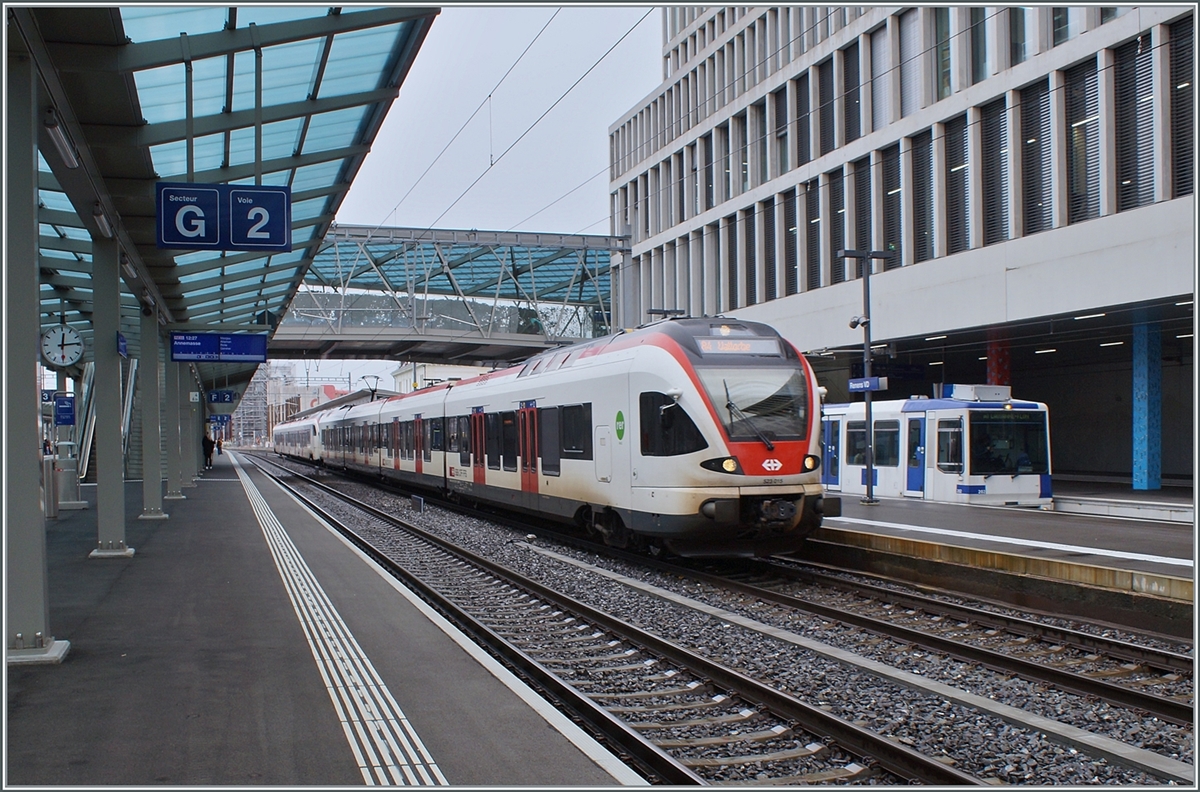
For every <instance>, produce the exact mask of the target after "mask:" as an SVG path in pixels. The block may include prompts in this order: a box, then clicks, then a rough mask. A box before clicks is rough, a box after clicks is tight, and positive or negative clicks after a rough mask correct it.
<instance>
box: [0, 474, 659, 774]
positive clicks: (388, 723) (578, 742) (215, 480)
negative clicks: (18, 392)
mask: <svg viewBox="0 0 1200 792" xmlns="http://www.w3.org/2000/svg"><path fill="white" fill-rule="evenodd" d="M243 460H244V458H243ZM244 469H245V470H246V472H247V475H248V478H249V481H250V482H251V484H253V485H254V488H255V489H257V491H258V492H259V493H261V498H262V501H263V503H265V505H266V506H267V507H268V508H269V510H270V512H271V513H272V514H274V515H275V516H276V517H277V519H278V522H279V524H280V529H281V530H282V533H280V530H276V529H271V530H269V531H268V530H264V528H263V527H262V526H261V525H260V518H261V504H260V507H259V509H260V511H259V512H256V510H255V509H254V508H252V505H251V504H252V500H251V498H252V496H251V494H250V490H249V488H247V487H245V486H244V483H243V480H242V478H241V477H239V475H238V471H237V470H236V469H235V467H234V465H233V464H232V462H231V455H230V454H224V455H222V456H219V457H216V467H215V469H214V470H211V471H205V472H204V475H203V477H202V478H201V480H200V481H199V482H198V484H197V486H194V487H189V488H185V489H184V494H185V495H186V496H187V499H186V500H184V501H167V502H166V503H165V504H164V510H165V511H166V512H168V513H169V515H170V517H169V519H167V520H161V521H148V520H139V519H138V515H139V514H140V513H141V489H142V485H141V482H128V483H126V510H127V511H126V514H127V543H128V545H129V546H130V547H132V548H134V551H135V553H134V556H133V557H132V558H129V559H89V558H88V553H89V552H90V550H91V549H92V548H93V547H94V546H95V540H96V511H95V495H96V492H95V487H88V486H85V487H83V488H82V491H83V496H84V497H85V498H86V499H88V500H89V501H90V502H91V504H92V507H91V508H90V509H87V510H83V511H63V512H60V515H59V518H58V519H56V520H49V521H48V524H47V533H46V536H47V556H48V559H49V561H48V564H49V589H50V591H49V595H50V609H51V619H50V626H51V632H52V633H53V635H54V637H55V638H56V639H59V640H62V639H65V640H67V641H69V642H70V650H69V652H68V654H67V657H66V659H65V660H64V662H63V663H62V664H61V665H33V666H29V665H19V666H18V665H12V666H9V667H8V670H7V672H8V675H7V680H8V684H7V735H6V736H7V757H6V758H7V765H6V778H5V785H6V786H7V785H37V786H67V787H84V786H98V785H122V786H142V785H163V784H169V785H188V786H209V785H214V786H215V785H234V786H250V785H252V786H260V785H278V786H284V787H294V786H299V785H320V786H360V785H363V784H364V783H367V782H371V783H382V782H386V781H389V780H392V781H394V780H395V778H394V776H396V775H401V776H403V775H404V774H408V775H409V776H410V779H409V780H410V781H412V779H415V783H428V784H451V785H455V786H474V785H502V786H553V787H558V786H566V785H587V786H601V785H616V784H622V783H630V784H633V783H638V782H639V780H640V779H638V778H637V777H635V776H632V774H631V773H629V772H628V771H627V770H625V769H624V768H623V766H621V765H620V764H619V763H618V762H617V761H616V760H615V759H614V758H613V757H611V755H609V754H608V753H607V752H606V751H604V750H603V749H602V748H601V747H600V746H598V745H597V744H595V743H594V742H593V741H592V740H590V738H588V737H587V736H586V735H584V734H583V733H582V732H579V730H578V729H576V728H575V727H574V726H573V725H572V724H570V723H569V722H568V721H566V720H565V719H563V718H562V717H561V716H560V715H558V713H556V712H553V711H552V710H551V711H550V712H549V713H543V711H542V710H544V709H545V705H544V704H542V703H541V701H540V699H537V697H536V696H534V695H532V694H531V692H530V691H528V690H527V689H525V688H524V687H523V686H521V685H520V683H519V682H516V680H513V679H511V678H506V677H507V674H506V672H504V671H503V669H493V668H492V667H491V666H494V663H493V662H492V661H490V658H486V657H483V658H481V657H479V656H476V655H474V654H473V653H472V652H471V651H469V649H470V648H471V647H473V645H471V647H466V648H464V646H463V645H461V644H460V643H459V642H456V641H455V640H454V639H453V637H452V636H451V635H450V634H448V632H447V630H444V629H443V627H442V624H441V623H439V621H440V620H439V619H438V618H437V617H436V615H431V614H430V613H428V612H426V610H424V609H422V607H421V606H419V605H418V604H416V603H415V602H414V601H413V600H412V599H410V598H409V597H407V596H405V595H404V593H402V591H400V590H399V587H398V586H397V585H395V584H394V583H392V582H391V581H390V580H389V579H386V578H385V576H383V575H382V574H380V573H379V572H378V571H377V569H376V568H375V567H374V566H373V565H372V564H371V563H370V562H368V561H367V560H366V559H365V558H363V557H362V556H361V555H360V554H359V553H358V552H357V551H356V550H354V549H352V548H351V547H350V546H349V545H347V544H346V543H345V542H343V541H342V540H341V539H340V538H338V537H337V536H335V535H333V534H332V533H331V532H330V531H329V530H328V529H327V528H326V527H324V526H323V525H321V524H320V523H319V522H318V521H317V520H316V519H314V518H313V516H312V515H311V514H310V513H308V512H307V511H306V510H305V509H303V508H302V507H301V506H300V505H299V504H298V503H297V502H295V501H294V500H292V499H291V498H290V497H288V496H287V495H286V494H284V493H283V492H282V491H281V490H279V489H278V488H277V487H276V486H275V485H274V484H272V483H270V482H269V481H268V480H267V479H266V477H264V476H263V475H262V474H261V473H258V472H257V471H255V470H254V469H253V467H252V466H250V465H245V466H244ZM268 522H269V519H268ZM268 534H270V535H269V536H268ZM277 559H280V564H278V565H277ZM281 570H283V571H281ZM300 591H304V592H307V593H306V594H304V595H303V596H301V597H300V598H299V599H298V600H297V599H294V597H296V595H297V592H300ZM322 597H323V599H321V598H322ZM318 599H319V600H320V602H319V603H318V604H319V607H318V608H316V609H310V608H309V604H311V603H308V602H305V600H313V601H316V600H318ZM314 613H315V614H316V615H315V616H314V615H313V614H314ZM302 614H303V615H302ZM314 629H315V630H316V633H320V632H322V631H327V632H330V633H336V635H334V636H332V637H333V638H334V639H336V641H337V643H336V644H331V646H336V647H341V648H340V649H338V648H335V649H321V650H320V652H321V653H322V659H321V663H320V666H319V665H318V662H317V660H316V659H315V657H314V652H316V651H317V649H315V648H314V647H316V646H317V645H318V644H323V643H324V640H323V639H322V640H320V641H315V642H314V640H313V638H312V636H313V634H314V632H312V630H314ZM468 643H469V642H468ZM343 651H344V652H346V653H347V654H351V653H353V655H354V659H353V663H352V673H353V674H356V675H358V677H359V681H360V682H361V684H359V685H355V686H351V687H352V688H353V689H349V688H342V687H339V686H338V684H337V683H336V680H335V677H336V671H335V667H336V666H337V665H338V663H339V662H340V660H341V658H339V657H338V656H337V655H338V654H339V653H341V652H343ZM371 669H373V672H372V670H371ZM372 673H374V676H372ZM331 680H334V681H331ZM385 694H390V699H391V703H390V704H389V703H388V697H387V695H385ZM357 697H361V698H362V699H363V701H364V702H365V701H366V699H367V698H368V697H373V698H372V699H371V700H372V701H375V702H376V704H375V705H373V706H375V707H376V708H378V710H379V711H377V712H373V713H372V712H369V711H368V710H370V707H371V706H372V705H369V704H364V703H363V702H359V701H358V700H357ZM335 698H336V699H338V704H337V706H335V703H334V701H335ZM539 704H540V705H541V707H539V706H538V705H539ZM355 710H362V711H363V712H366V713H367V716H368V717H366V718H365V719H364V717H361V713H360V714H359V715H355V712H354V711H355ZM384 710H386V712H385V711H384ZM372 717H374V718H375V719H374V720H372ZM356 718H357V720H356ZM556 718H557V720H556ZM388 729H390V730H391V731H390V732H388V733H389V734H391V735H392V737H393V739H394V740H395V741H396V745H397V746H398V747H396V750H395V751H394V754H395V755H394V756H393V757H392V759H391V761H390V762H389V761H385V760H383V759H382V758H381V757H382V756H383V753H384V752H383V751H382V749H379V747H378V746H379V742H378V739H377V738H376V734H377V733H382V732H383V731H385V730H388ZM402 741H403V742H406V745H403V746H399V743H400V742H402ZM352 746H353V747H352ZM422 747H423V749H422Z"/></svg>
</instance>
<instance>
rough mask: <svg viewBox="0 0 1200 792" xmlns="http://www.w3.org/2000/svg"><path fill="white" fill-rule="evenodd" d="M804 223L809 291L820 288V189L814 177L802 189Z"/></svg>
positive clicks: (806, 273) (806, 277)
mask: <svg viewBox="0 0 1200 792" xmlns="http://www.w3.org/2000/svg"><path fill="white" fill-rule="evenodd" d="M804 205H805V221H806V222H805V225H804V227H805V228H806V229H807V230H808V233H807V234H806V235H805V236H806V237H807V240H806V242H807V244H806V245H805V249H804V253H805V264H806V272H805V284H806V286H807V288H808V290H809V291H811V290H813V289H819V288H821V191H820V185H819V184H818V183H817V180H816V179H813V180H812V181H810V182H809V183H808V185H807V188H806V189H805V191H804Z"/></svg>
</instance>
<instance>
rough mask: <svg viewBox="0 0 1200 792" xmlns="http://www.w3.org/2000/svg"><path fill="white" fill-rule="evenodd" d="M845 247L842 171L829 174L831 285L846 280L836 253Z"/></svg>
mask: <svg viewBox="0 0 1200 792" xmlns="http://www.w3.org/2000/svg"><path fill="white" fill-rule="evenodd" d="M845 247H846V180H845V176H844V175H843V174H842V169H841V168H838V169H837V170H835V171H832V172H831V173H830V174H829V264H830V267H829V271H830V273H831V276H832V277H831V279H832V281H833V283H841V282H842V281H844V280H846V267H845V263H844V262H843V261H842V259H840V258H838V257H837V252H838V251H839V250H843V249H845Z"/></svg>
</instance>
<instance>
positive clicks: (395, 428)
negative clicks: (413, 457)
mask: <svg viewBox="0 0 1200 792" xmlns="http://www.w3.org/2000/svg"><path fill="white" fill-rule="evenodd" d="M388 440H389V443H388V445H389V447H390V449H391V453H392V467H393V468H394V469H396V470H399V469H400V417H399V416H392V436H391V437H389V438H388Z"/></svg>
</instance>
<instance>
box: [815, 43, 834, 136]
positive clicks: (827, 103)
mask: <svg viewBox="0 0 1200 792" xmlns="http://www.w3.org/2000/svg"><path fill="white" fill-rule="evenodd" d="M817 102H818V104H819V107H818V108H817V123H818V125H819V129H820V136H821V140H820V142H821V153H822V154H828V153H829V152H831V151H833V149H834V138H833V61H832V60H827V61H825V62H824V63H822V64H820V65H818V66H817Z"/></svg>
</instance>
